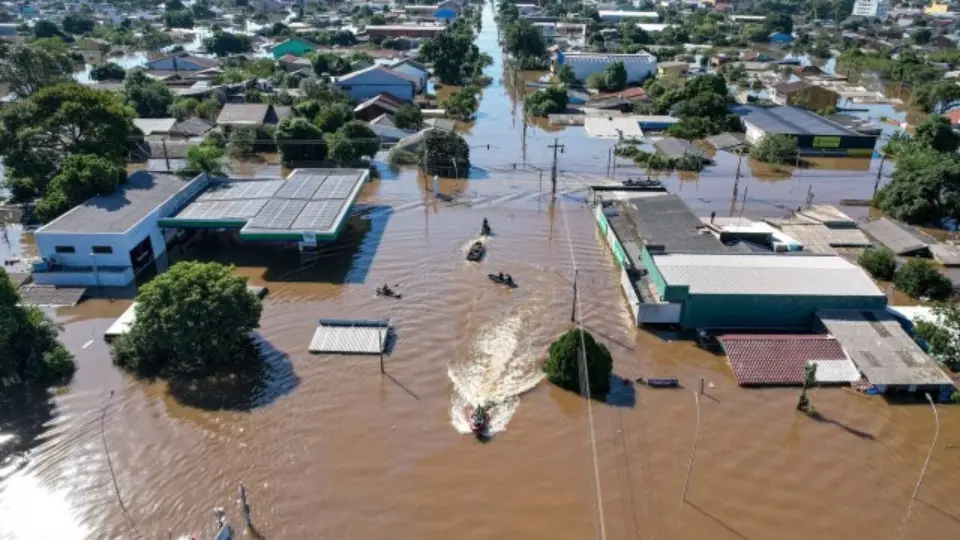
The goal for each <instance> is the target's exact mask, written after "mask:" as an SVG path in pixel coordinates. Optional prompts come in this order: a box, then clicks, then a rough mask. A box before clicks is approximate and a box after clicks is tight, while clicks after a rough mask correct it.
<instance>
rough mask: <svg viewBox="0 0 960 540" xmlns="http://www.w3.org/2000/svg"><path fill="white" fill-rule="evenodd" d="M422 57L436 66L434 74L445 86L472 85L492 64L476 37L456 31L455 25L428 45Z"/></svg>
mask: <svg viewBox="0 0 960 540" xmlns="http://www.w3.org/2000/svg"><path fill="white" fill-rule="evenodd" d="M461 20H462V19H461ZM420 56H421V57H423V59H424V60H426V61H427V62H431V63H432V64H433V71H434V73H435V74H436V76H437V78H439V79H440V82H441V83H443V84H463V83H464V82H468V80H470V79H473V78H475V77H478V76H479V75H481V74H482V71H483V68H484V67H486V66H487V65H489V64H490V63H491V62H492V60H491V59H490V57H488V56H485V55H482V54H481V53H480V49H479V48H478V47H477V46H476V44H474V42H473V35H472V34H470V33H469V32H463V31H456V29H455V28H453V27H452V26H451V27H448V28H447V29H446V30H444V31H443V32H441V33H440V34H438V35H437V36H436V37H434V38H432V39H430V40H428V41H427V42H426V43H424V44H423V45H422V46H421V47H420Z"/></svg>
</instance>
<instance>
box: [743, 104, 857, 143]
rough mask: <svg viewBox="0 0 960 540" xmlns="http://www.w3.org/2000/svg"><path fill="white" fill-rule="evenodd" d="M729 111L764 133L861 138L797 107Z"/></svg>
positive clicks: (747, 107)
mask: <svg viewBox="0 0 960 540" xmlns="http://www.w3.org/2000/svg"><path fill="white" fill-rule="evenodd" d="M730 110H731V111H733V112H734V113H735V114H737V115H739V116H740V118H741V119H742V120H743V121H744V122H745V123H749V124H753V125H754V126H756V127H757V128H759V129H761V130H763V131H764V132H766V133H777V134H784V135H828V136H829V135H834V136H841V137H861V136H862V135H860V134H859V133H857V132H855V131H852V130H850V129H847V128H845V127H843V126H841V125H840V124H838V123H836V122H831V121H830V120H827V119H826V118H824V117H822V116H819V115H817V114H815V113H812V112H810V111H807V110H804V109H799V108H797V107H789V106H779V107H758V106H755V105H734V106H732V107H730Z"/></svg>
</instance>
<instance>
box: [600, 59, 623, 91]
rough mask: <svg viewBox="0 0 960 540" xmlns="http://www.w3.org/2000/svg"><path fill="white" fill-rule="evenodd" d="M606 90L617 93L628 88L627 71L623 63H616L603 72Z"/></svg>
mask: <svg viewBox="0 0 960 540" xmlns="http://www.w3.org/2000/svg"><path fill="white" fill-rule="evenodd" d="M603 81H604V88H603V89H604V90H606V91H608V92H616V91H618V90H623V89H624V88H626V87H627V69H626V68H625V67H624V66H623V62H614V63H612V64H610V65H609V66H607V68H606V69H605V70H603Z"/></svg>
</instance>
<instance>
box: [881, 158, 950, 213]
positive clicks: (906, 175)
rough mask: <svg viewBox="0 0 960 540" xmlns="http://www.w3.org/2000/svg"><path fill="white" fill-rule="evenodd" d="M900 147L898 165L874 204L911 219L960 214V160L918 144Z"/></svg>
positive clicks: (885, 210)
mask: <svg viewBox="0 0 960 540" xmlns="http://www.w3.org/2000/svg"><path fill="white" fill-rule="evenodd" d="M905 148H906V151H904V148H900V150H899V152H898V157H897V168H896V170H894V172H893V176H892V177H891V180H890V182H889V183H887V185H885V186H883V188H881V189H880V191H879V192H877V195H876V197H874V205H875V206H876V207H877V208H879V209H880V210H882V211H884V212H886V213H887V214H889V215H890V216H892V217H894V218H896V219H899V220H902V221H906V222H908V223H918V224H928V223H939V222H940V221H942V220H944V219H958V218H960V161H958V159H957V157H955V156H954V155H952V154H942V153H939V152H936V151H934V150H931V149H929V148H923V147H919V146H917V145H916V144H907V145H906V147H905Z"/></svg>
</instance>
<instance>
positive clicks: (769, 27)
mask: <svg viewBox="0 0 960 540" xmlns="http://www.w3.org/2000/svg"><path fill="white" fill-rule="evenodd" d="M763 28H764V31H765V32H766V33H767V34H771V33H773V32H783V33H785V34H789V33H791V32H793V17H791V16H790V15H789V14H787V13H782V12H780V13H771V14H769V15H767V18H766V20H765V21H763Z"/></svg>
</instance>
